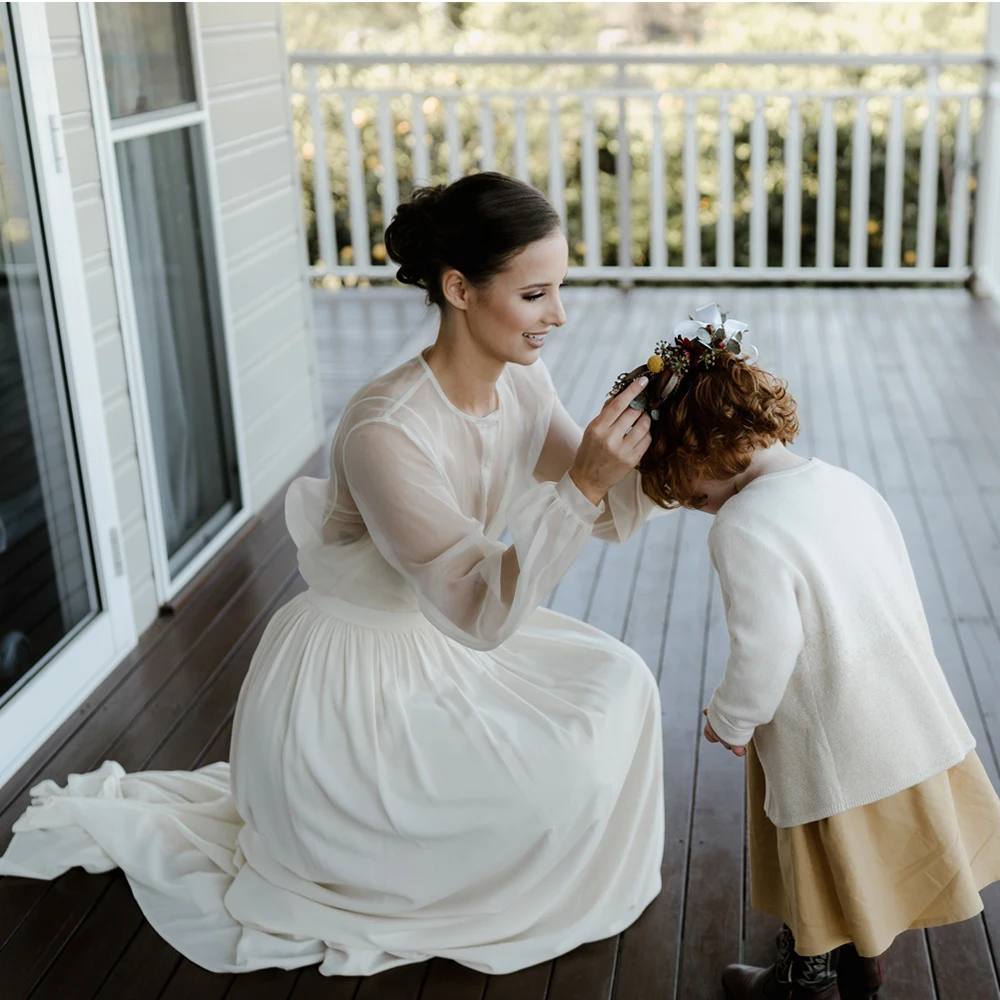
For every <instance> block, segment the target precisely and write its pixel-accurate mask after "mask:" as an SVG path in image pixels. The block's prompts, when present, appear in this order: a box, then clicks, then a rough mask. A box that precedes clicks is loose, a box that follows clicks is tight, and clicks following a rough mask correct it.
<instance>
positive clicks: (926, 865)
mask: <svg viewBox="0 0 1000 1000" xmlns="http://www.w3.org/2000/svg"><path fill="white" fill-rule="evenodd" d="M746 760H747V786H748V820H749V828H750V887H751V902H752V903H753V906H754V909H756V910H759V911H760V912H762V913H769V914H771V915H772V916H775V917H778V918H779V919H780V920H782V921H784V922H785V923H786V924H787V925H788V927H789V928H791V931H792V933H793V934H794V935H795V950H796V952H797V953H798V954H799V955H802V956H810V955H822V954H825V953H826V952H828V951H832V950H833V949H834V948H838V947H840V946H841V945H843V944H847V943H848V942H853V943H854V946H855V947H856V948H857V950H858V951H859V952H860V954H862V955H865V956H867V957H872V956H875V955H881V954H882V952H884V951H885V950H886V949H887V948H888V947H889V945H890V944H891V943H892V941H893V939H894V938H895V937H896V936H897V935H898V934H901V933H902V932H903V931H906V930H910V929H912V928H917V927H938V926H940V925H942V924H953V923H958V922H959V921H961V920H968V919H969V918H970V917H974V916H975V915H976V914H977V913H980V912H981V911H982V909H983V902H982V899H981V898H980V896H979V891H980V890H981V889H983V888H985V887H986V886H988V885H990V884H991V883H993V882H996V881H1000V799H998V798H997V794H996V792H995V791H994V790H993V786H992V785H991V784H990V779H989V777H988V776H987V774H986V771H985V770H984V769H983V765H982V763H981V762H980V760H979V757H978V756H977V755H976V753H975V752H972V753H970V754H969V756H968V757H966V758H965V760H964V761H962V763H961V764H958V765H957V766H955V767H953V768H952V769H951V770H950V771H945V772H943V773H941V774H938V775H935V776H934V777H933V778H930V779H929V780H927V781H924V782H922V783H921V784H919V785H915V786H914V787H913V788H907V789H906V790H904V791H902V792H899V793H897V794H896V795H891V796H889V797H888V798H886V799H881V800H880V801H878V802H874V803H872V804H871V805H868V806H861V807H859V808H857V809H851V810H849V811H848V812H844V813H840V814H839V815H837V816H831V817H829V818H828V819H823V820H819V821H817V822H815V823H806V824H804V825H803V826H794V827H789V828H787V829H779V828H778V827H776V826H775V825H774V824H773V823H772V822H771V821H770V820H769V819H768V818H767V816H766V815H765V813H764V791H765V778H764V770H763V768H762V767H761V765H760V760H759V759H758V757H757V754H756V752H755V751H754V748H753V744H752V743H751V744H750V746H749V748H748V751H747V757H746Z"/></svg>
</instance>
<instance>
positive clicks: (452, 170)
mask: <svg viewBox="0 0 1000 1000" xmlns="http://www.w3.org/2000/svg"><path fill="white" fill-rule="evenodd" d="M455 105H456V98H455V95H454V94H448V96H447V97H445V99H444V138H445V142H447V143H448V180H449V182H451V181H457V180H458V178H459V177H461V176H462V165H461V161H460V160H459V155H460V154H461V152H462V130H461V128H460V127H459V123H458V110H457V108H456V106H455Z"/></svg>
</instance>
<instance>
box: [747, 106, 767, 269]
mask: <svg viewBox="0 0 1000 1000" xmlns="http://www.w3.org/2000/svg"><path fill="white" fill-rule="evenodd" d="M766 172H767V122H766V121H765V120H764V102H763V100H761V98H759V97H757V98H754V105H753V125H751V127H750V196H751V199H752V206H751V208H750V266H751V267H767V195H766V194H765V192H764V174H765V173H766Z"/></svg>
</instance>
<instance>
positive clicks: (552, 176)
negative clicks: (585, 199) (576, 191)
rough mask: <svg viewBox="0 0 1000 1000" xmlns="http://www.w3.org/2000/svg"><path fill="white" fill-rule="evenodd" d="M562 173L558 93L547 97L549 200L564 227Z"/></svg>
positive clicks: (564, 200)
mask: <svg viewBox="0 0 1000 1000" xmlns="http://www.w3.org/2000/svg"><path fill="white" fill-rule="evenodd" d="M565 183H566V181H565V178H564V175H563V158H562V130H561V128H560V125H559V95H558V94H552V95H551V97H549V201H550V202H551V203H552V207H553V208H554V209H555V210H556V211H557V212H558V213H559V220H560V222H561V223H562V227H563V229H564V230H565V228H566V191H565V190H564V187H565Z"/></svg>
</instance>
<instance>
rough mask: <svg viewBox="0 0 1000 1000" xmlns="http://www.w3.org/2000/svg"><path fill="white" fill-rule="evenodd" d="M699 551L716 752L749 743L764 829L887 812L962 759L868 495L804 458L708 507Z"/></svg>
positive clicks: (891, 545) (963, 737)
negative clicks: (724, 642)
mask: <svg viewBox="0 0 1000 1000" xmlns="http://www.w3.org/2000/svg"><path fill="white" fill-rule="evenodd" d="M709 549H710V551H711V555H712V561H713V563H714V565H715V568H716V570H717V571H718V574H719V580H720V582H721V584H722V594H723V602H724V605H725V611H726V619H727V622H728V625H729V636H730V654H729V662H728V664H727V666H726V673H725V677H724V678H723V680H722V683H721V684H720V685H719V687H718V688H717V689H716V691H715V694H714V696H713V698H712V701H711V704H710V705H709V709H708V717H709V720H710V721H711V723H712V726H713V728H714V729H715V731H716V733H717V734H718V735H719V737H720V738H721V739H722V740H724V741H725V742H727V743H730V744H732V745H734V746H745V745H746V744H747V743H749V742H750V740H751V739H753V741H754V745H755V746H756V749H757V753H758V755H759V757H760V761H761V764H762V765H763V768H764V773H765V775H766V777H767V795H766V799H765V810H766V812H767V815H768V817H769V818H770V820H771V821H772V822H773V823H774V824H775V825H776V826H779V827H790V826H798V825H800V824H803V823H810V822H812V821H814V820H819V819H824V818H826V817H828V816H832V815H835V814H836V813H840V812H844V811H846V810H848V809H853V808H855V807H856V806H862V805H866V804H868V803H870V802H875V801H877V800H879V799H883V798H886V797H888V796H890V795H893V794H895V793H896V792H899V791H902V790H903V789H904V788H910V787H912V786H913V785H916V784H919V783H920V782H921V781H924V780H926V779H927V778H930V777H932V776H933V775H935V774H938V773H940V772H941V771H946V770H947V769H948V768H950V767H953V766H954V765H955V764H958V763H959V762H960V761H962V760H963V759H964V758H965V757H966V755H967V754H968V753H969V751H971V750H972V749H973V748H974V747H975V745H976V742H975V740H974V739H973V736H972V734H971V733H970V732H969V728H968V726H967V725H966V723H965V720H964V719H963V718H962V714H961V712H960V711H959V708H958V706H957V705H956V703H955V699H954V697H953V695H952V693H951V690H950V689H949V687H948V682H947V681H946V680H945V677H944V674H943V672H942V670H941V666H940V665H939V663H938V661H937V658H936V657H935V655H934V649H933V646H932V644H931V637H930V632H929V630H928V628H927V620H926V618H925V617H924V611H923V606H922V604H921V601H920V595H919V593H918V591H917V584H916V580H915V579H914V576H913V570H912V568H911V566H910V560H909V557H908V556H907V553H906V547H905V545H904V543H903V538H902V535H901V533H900V530H899V526H898V525H897V524H896V520H895V518H894V517H893V515H892V512H891V511H890V510H889V507H888V505H887V504H886V502H885V501H884V500H883V499H882V497H881V496H880V495H879V494H878V493H877V492H876V491H875V490H874V489H872V488H871V487H870V486H868V485H867V483H865V482H864V481H862V480H861V479H859V478H858V477H857V476H854V475H852V474H851V473H849V472H846V471H845V470H843V469H838V468H836V467H834V466H831V465H827V464H826V463H824V462H821V461H819V460H818V459H813V460H812V461H810V462H808V463H807V464H805V465H801V466H797V467H796V468H794V469H789V470H786V471H784V472H776V473H772V474H770V475H766V476H761V477H760V478H758V479H755V480H753V481H752V482H750V483H749V484H748V485H747V486H746V487H745V488H744V489H743V491H742V492H740V493H738V494H737V495H736V496H734V497H733V498H732V499H730V500H728V501H727V502H726V503H725V504H724V505H723V506H722V508H721V509H720V511H719V513H718V515H717V516H716V519H715V523H714V524H713V525H712V530H711V531H710V532H709Z"/></svg>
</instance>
